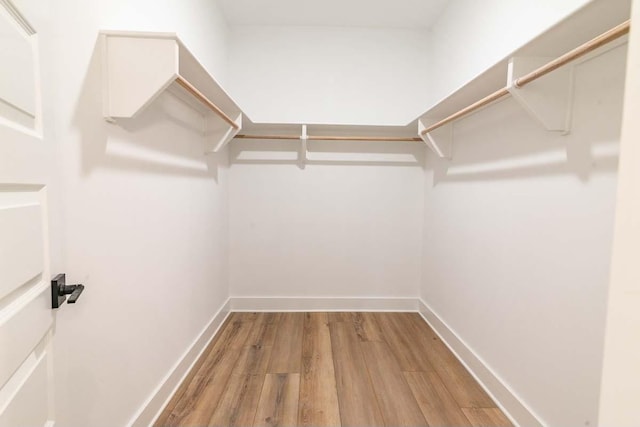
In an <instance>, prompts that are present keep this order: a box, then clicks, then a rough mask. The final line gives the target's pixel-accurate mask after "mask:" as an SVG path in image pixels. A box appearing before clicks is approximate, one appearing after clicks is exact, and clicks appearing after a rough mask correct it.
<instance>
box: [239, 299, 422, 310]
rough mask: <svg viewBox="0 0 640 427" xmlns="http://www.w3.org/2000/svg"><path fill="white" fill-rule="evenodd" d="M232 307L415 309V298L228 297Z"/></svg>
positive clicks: (243, 308)
mask: <svg viewBox="0 0 640 427" xmlns="http://www.w3.org/2000/svg"><path fill="white" fill-rule="evenodd" d="M230 301H231V311H413V312H415V311H418V300H417V299H416V298H360V297H348V298H306V297H231V298H230Z"/></svg>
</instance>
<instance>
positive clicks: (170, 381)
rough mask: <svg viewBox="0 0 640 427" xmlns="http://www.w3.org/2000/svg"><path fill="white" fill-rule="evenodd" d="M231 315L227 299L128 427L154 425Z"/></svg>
mask: <svg viewBox="0 0 640 427" xmlns="http://www.w3.org/2000/svg"><path fill="white" fill-rule="evenodd" d="M229 313H231V303H230V299H227V301H225V303H224V304H223V305H222V307H220V309H219V310H218V312H217V313H216V314H215V315H214V316H213V318H212V319H211V320H210V321H209V323H208V324H207V326H205V328H204V329H203V330H202V332H200V334H199V335H198V336H197V337H196V339H195V340H194V341H193V343H191V345H190V346H189V348H188V349H187V350H186V351H185V352H184V354H183V355H182V356H181V357H180V359H178V361H177V362H176V363H175V365H173V367H172V368H171V369H170V370H169V372H168V373H167V375H166V376H165V377H164V378H163V379H162V381H160V384H159V385H158V386H157V387H156V388H155V389H154V390H153V392H152V393H151V395H150V396H149V397H148V398H147V400H146V401H145V402H144V404H143V405H142V406H141V407H140V409H139V410H138V412H137V413H136V414H135V415H134V416H133V417H132V419H131V421H130V422H129V423H128V424H127V426H128V427H149V426H152V425H153V423H154V422H155V421H156V420H157V419H158V417H159V416H160V414H161V413H162V410H163V409H164V408H165V406H166V405H167V404H168V403H169V401H170V400H171V398H172V397H173V395H174V393H175V392H176V391H177V390H178V387H180V384H182V382H183V381H184V379H185V378H186V377H187V375H188V374H189V372H190V371H191V369H192V368H193V366H194V365H195V363H196V362H197V361H198V359H199V358H200V356H201V355H202V353H203V352H204V351H205V350H206V348H207V346H208V345H209V343H210V342H211V340H213V338H214V337H215V336H216V334H217V333H218V330H219V329H220V327H221V326H222V324H223V323H224V321H225V319H226V318H227V316H229Z"/></svg>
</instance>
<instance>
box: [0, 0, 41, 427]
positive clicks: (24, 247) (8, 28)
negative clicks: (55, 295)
mask: <svg viewBox="0 0 640 427" xmlns="http://www.w3.org/2000/svg"><path fill="white" fill-rule="evenodd" d="M38 3H40V4H38ZM44 3H45V2H37V1H35V0H28V1H27V0H0V426H1V427H5V426H11V427H21V426H29V427H32V426H44V425H48V426H51V425H53V423H54V417H53V415H54V414H53V375H52V366H53V363H52V338H53V324H54V312H53V311H52V309H51V290H50V278H51V271H50V269H49V241H48V217H47V203H48V196H47V192H48V189H49V184H50V171H52V170H53V168H52V162H53V161H54V148H53V147H52V144H53V141H52V138H50V136H49V135H47V132H43V125H42V123H43V117H42V110H43V108H42V105H43V102H42V101H43V100H42V95H41V94H42V80H41V74H42V73H41V72H40V66H41V57H42V55H41V53H42V51H41V49H40V48H39V45H41V44H42V41H43V40H42V34H39V30H40V29H41V28H39V25H41V24H42V22H43V21H40V18H39V15H41V14H42V10H39V9H42V6H43V5H44Z"/></svg>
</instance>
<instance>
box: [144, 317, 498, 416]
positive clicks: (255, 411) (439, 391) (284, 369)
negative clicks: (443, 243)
mask: <svg viewBox="0 0 640 427" xmlns="http://www.w3.org/2000/svg"><path fill="white" fill-rule="evenodd" d="M155 425H156V426H157V427H161V426H225V427H227V426H309V427H320V426H394V427H399V426H486V427H497V426H511V423H510V422H509V420H508V419H507V418H506V417H505V416H504V414H503V413H502V412H501V411H500V409H498V408H497V407H496V405H495V403H494V402H493V401H492V400H491V399H490V398H489V396H488V395H487V394H486V393H485V392H484V391H483V390H482V388H481V387H480V386H479V385H478V383H477V382H476V381H475V380H474V379H473V377H472V376H471V375H470V374H469V372H467V370H466V369H465V368H464V367H463V366H462V365H461V364H460V362H459V361H458V360H457V359H456V358H455V356H454V355H453V354H452V353H451V352H450V351H449V349H448V348H447V346H446V345H445V344H444V343H443V342H442V341H441V340H440V339H439V338H438V336H437V335H436V334H435V333H434V332H433V330H432V329H431V328H430V327H429V326H428V325H427V324H426V323H425V322H424V321H423V320H422V318H421V317H420V316H419V315H418V314H415V313H232V314H231V315H230V316H229V318H228V319H227V321H226V322H225V324H224V325H223V326H222V328H221V329H220V332H219V333H218V335H217V336H216V338H215V339H214V340H213V342H212V343H211V344H210V345H209V347H208V348H207V350H206V351H205V353H204V355H203V356H202V357H201V358H200V360H199V361H198V363H197V364H196V366H195V367H194V369H193V370H192V371H191V372H190V374H189V376H188V377H187V379H186V380H185V381H184V383H183V384H182V385H181V386H180V388H179V390H178V391H177V393H176V394H175V396H173V398H172V400H171V401H170V402H169V404H168V405H167V407H166V408H165V410H164V411H163V413H162V415H161V416H160V418H159V419H158V421H157V422H156V424H155Z"/></svg>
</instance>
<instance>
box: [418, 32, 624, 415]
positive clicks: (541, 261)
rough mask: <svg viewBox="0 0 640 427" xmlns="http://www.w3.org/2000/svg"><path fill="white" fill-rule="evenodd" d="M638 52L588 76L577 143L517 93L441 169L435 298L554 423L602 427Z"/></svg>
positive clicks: (579, 97)
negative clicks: (625, 102) (532, 111)
mask: <svg viewBox="0 0 640 427" xmlns="http://www.w3.org/2000/svg"><path fill="white" fill-rule="evenodd" d="M625 54H626V45H625V46H622V47H618V48H616V49H615V50H611V51H609V52H608V53H606V54H604V55H601V56H599V57H597V58H595V59H592V60H590V61H588V62H586V63H584V64H582V65H580V66H578V67H577V68H576V73H575V94H574V100H573V106H574V112H573V129H572V132H571V134H570V135H568V136H559V135H556V134H553V133H547V132H546V131H544V130H543V129H542V128H541V127H540V126H539V125H538V124H537V122H535V121H534V120H533V119H531V118H530V116H528V115H527V113H525V112H524V110H522V109H521V108H520V107H519V106H518V105H517V104H516V102H515V101H514V100H513V99H511V98H509V99H507V100H505V101H503V102H500V103H498V104H496V105H493V106H491V107H489V108H487V109H484V110H482V111H481V112H479V113H477V114H475V115H473V116H470V117H468V118H466V119H464V120H461V121H458V122H456V123H455V125H454V138H455V143H454V144H455V145H454V154H453V161H451V162H445V161H439V160H437V159H435V158H434V157H433V156H429V158H428V162H427V163H428V165H427V168H428V169H427V174H426V189H425V191H426V193H425V217H424V221H425V233H424V255H423V268H424V269H423V282H422V290H421V297H422V298H423V299H424V301H425V302H426V303H427V304H428V305H429V306H430V307H431V309H432V310H433V311H434V312H435V313H437V315H438V316H439V317H440V318H441V319H442V320H443V321H444V322H445V323H446V324H448V326H449V327H450V328H451V329H452V330H453V331H454V332H455V333H456V334H458V336H459V337H460V338H461V339H462V340H463V341H464V342H466V344H467V345H468V346H469V347H470V348H471V349H472V350H473V351H474V352H475V353H476V355H477V356H478V357H479V358H480V359H481V360H483V361H484V362H485V363H486V364H487V366H489V368H490V369H492V370H493V372H494V373H495V374H496V375H497V376H498V377H499V378H501V379H502V381H503V382H504V383H505V384H506V385H507V386H508V387H509V388H510V389H511V390H512V391H513V392H514V393H515V394H516V395H517V396H519V398H520V399H521V400H522V401H523V402H524V403H525V405H527V406H528V407H529V408H530V409H531V410H532V411H533V413H534V414H537V415H538V417H539V418H540V420H541V421H542V422H543V423H545V424H546V425H554V426H556V425H558V426H559V425H567V426H569V425H574V426H575V425H585V424H586V423H589V424H591V425H594V424H596V422H597V416H598V413H597V408H598V394H599V388H600V369H601V362H602V348H603V334H604V319H605V309H606V298H607V283H608V274H609V259H610V251H611V241H612V229H613V228H612V226H613V214H614V202H615V187H616V173H617V161H618V157H617V156H618V142H619V133H620V121H621V108H622V95H623V90H624V69H625V67H624V65H625Z"/></svg>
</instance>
